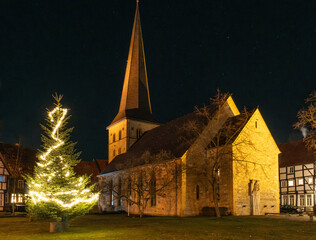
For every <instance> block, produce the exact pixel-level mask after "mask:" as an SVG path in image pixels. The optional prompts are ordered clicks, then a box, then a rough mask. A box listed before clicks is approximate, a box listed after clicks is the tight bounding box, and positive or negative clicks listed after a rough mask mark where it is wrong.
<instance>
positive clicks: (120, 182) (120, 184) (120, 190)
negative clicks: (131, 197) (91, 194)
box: [117, 178, 122, 206]
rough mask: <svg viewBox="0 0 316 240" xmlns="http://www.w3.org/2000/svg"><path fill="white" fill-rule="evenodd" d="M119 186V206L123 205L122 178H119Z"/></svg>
mask: <svg viewBox="0 0 316 240" xmlns="http://www.w3.org/2000/svg"><path fill="white" fill-rule="evenodd" d="M117 188H118V189H117V195H118V199H117V206H121V205H122V198H121V194H122V180H121V178H119V181H118V186H117Z"/></svg>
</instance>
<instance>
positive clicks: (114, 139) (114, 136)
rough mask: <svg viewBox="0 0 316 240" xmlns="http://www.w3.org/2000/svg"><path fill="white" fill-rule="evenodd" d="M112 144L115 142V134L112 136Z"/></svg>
mask: <svg viewBox="0 0 316 240" xmlns="http://www.w3.org/2000/svg"><path fill="white" fill-rule="evenodd" d="M113 142H115V133H114V134H113Z"/></svg>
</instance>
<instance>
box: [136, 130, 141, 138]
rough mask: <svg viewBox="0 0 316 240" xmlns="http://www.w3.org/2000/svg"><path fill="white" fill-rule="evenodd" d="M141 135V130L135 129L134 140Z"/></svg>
mask: <svg viewBox="0 0 316 240" xmlns="http://www.w3.org/2000/svg"><path fill="white" fill-rule="evenodd" d="M141 135H142V131H141V129H139V128H137V129H136V138H137V139H139V138H140V136H141Z"/></svg>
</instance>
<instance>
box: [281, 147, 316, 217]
mask: <svg viewBox="0 0 316 240" xmlns="http://www.w3.org/2000/svg"><path fill="white" fill-rule="evenodd" d="M279 148H280V150H281V152H282V154H281V155H280V159H279V167H280V203H281V206H295V207H298V208H300V209H301V210H303V211H312V208H313V206H315V203H316V201H315V161H316V159H315V155H314V154H313V151H312V150H309V149H307V147H306V146H305V144H304V142H303V141H295V142H289V143H283V144H280V145H279Z"/></svg>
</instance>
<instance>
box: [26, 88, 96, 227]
mask: <svg viewBox="0 0 316 240" xmlns="http://www.w3.org/2000/svg"><path fill="white" fill-rule="evenodd" d="M53 97H54V99H55V100H56V103H55V105H56V107H55V108H54V109H53V110H52V111H49V110H48V116H47V119H46V124H45V125H42V128H43V130H44V134H42V150H40V151H39V154H38V161H37V163H36V165H35V167H34V176H27V177H26V181H27V185H28V187H29V196H30V198H29V200H28V201H27V210H28V212H29V215H30V217H31V218H33V219H55V220H57V221H60V220H62V221H67V220H70V219H72V218H74V217H76V216H81V215H84V214H85V213H87V212H88V211H89V210H90V209H91V208H92V207H93V206H94V205H95V203H96V202H97V200H98V196H99V194H98V193H94V192H93V189H94V184H91V183H90V177H89V176H80V177H78V176H76V173H75V172H74V166H76V165H77V164H78V163H79V161H80V160H78V158H79V156H80V152H76V150H75V145H76V143H74V142H71V140H70V133H71V132H72V130H73V128H69V127H67V121H68V119H69V118H70V116H69V115H68V116H67V112H68V109H66V108H62V105H61V103H60V101H61V99H62V97H63V96H62V95H57V94H55V95H54V96H53Z"/></svg>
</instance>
